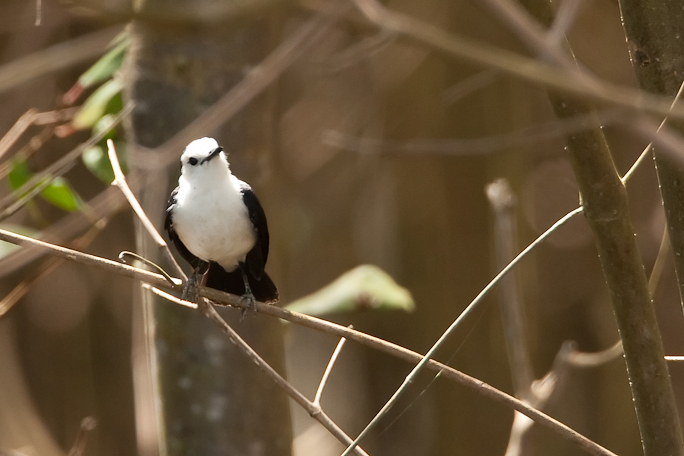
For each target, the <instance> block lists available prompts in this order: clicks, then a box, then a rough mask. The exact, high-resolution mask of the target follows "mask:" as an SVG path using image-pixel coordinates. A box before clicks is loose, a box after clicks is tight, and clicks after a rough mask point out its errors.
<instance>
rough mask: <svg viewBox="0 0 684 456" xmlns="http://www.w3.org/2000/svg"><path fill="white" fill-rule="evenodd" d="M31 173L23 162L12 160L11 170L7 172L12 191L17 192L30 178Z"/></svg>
mask: <svg viewBox="0 0 684 456" xmlns="http://www.w3.org/2000/svg"><path fill="white" fill-rule="evenodd" d="M32 175H33V173H32V172H31V169H30V168H29V166H28V163H26V161H25V160H16V159H13V160H12V169H11V170H10V172H9V176H8V177H9V184H10V187H12V190H18V189H19V188H21V186H22V185H24V184H25V183H26V182H28V180H29V179H30V178H31V176H32Z"/></svg>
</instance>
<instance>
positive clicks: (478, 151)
mask: <svg viewBox="0 0 684 456" xmlns="http://www.w3.org/2000/svg"><path fill="white" fill-rule="evenodd" d="M624 119H625V113H624V112H622V111H619V110H616V109H613V110H606V111H603V112H602V113H601V123H602V124H603V125H610V124H614V123H618V122H624ZM598 126H599V125H598V124H597V122H596V118H595V116H594V115H577V116H573V117H569V118H567V119H559V120H554V121H552V122H545V123H541V124H537V125H532V126H530V127H526V128H523V129H520V130H518V131H515V132H512V133H503V134H500V135H489V136H485V137H482V138H473V139H414V140H410V141H392V140H386V139H382V138H366V137H364V138H360V137H358V136H352V135H348V134H346V133H341V132H338V131H335V130H328V131H325V132H324V133H323V135H322V139H321V140H322V142H323V143H324V144H326V145H328V146H332V147H337V148H340V149H344V150H349V151H353V152H358V153H383V154H392V153H395V154H407V155H416V154H435V155H447V156H469V155H484V154H490V153H494V152H497V151H500V150H502V149H506V148H511V147H521V146H527V145H531V144H536V143H539V142H542V141H549V140H553V139H557V138H559V137H561V136H564V135H568V134H572V133H578V132H581V131H585V130H588V129H591V128H597V127H598Z"/></svg>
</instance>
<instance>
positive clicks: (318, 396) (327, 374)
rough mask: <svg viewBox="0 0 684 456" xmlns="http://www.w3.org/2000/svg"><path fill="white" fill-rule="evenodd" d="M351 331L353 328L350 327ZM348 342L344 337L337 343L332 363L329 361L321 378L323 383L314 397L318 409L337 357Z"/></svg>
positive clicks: (319, 385)
mask: <svg viewBox="0 0 684 456" xmlns="http://www.w3.org/2000/svg"><path fill="white" fill-rule="evenodd" d="M349 328H350V329H351V326H349ZM346 341H347V339H345V338H344V337H343V338H341V339H340V341H339V342H338V343H337V346H336V347H335V351H333V354H332V356H331V357H330V361H328V365H327V366H326V368H325V372H323V377H321V382H320V383H319V384H318V389H317V390H316V396H315V397H314V400H313V403H314V404H315V405H317V406H318V407H320V406H321V396H323V390H324V389H325V385H326V384H327V383H328V378H329V377H330V372H332V368H333V366H334V365H335V361H337V357H338V356H339V355H340V352H341V351H342V347H344V343H345V342H346Z"/></svg>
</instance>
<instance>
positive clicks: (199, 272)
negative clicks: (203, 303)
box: [181, 261, 209, 303]
mask: <svg viewBox="0 0 684 456" xmlns="http://www.w3.org/2000/svg"><path fill="white" fill-rule="evenodd" d="M208 270H209V263H207V262H204V261H203V262H201V263H200V264H198V265H197V267H195V268H194V269H193V270H192V274H190V277H188V281H187V282H185V287H184V288H183V294H181V299H182V300H183V301H190V302H195V303H197V302H199V300H200V294H199V286H200V284H201V283H202V279H203V278H204V274H206V273H207V271H208Z"/></svg>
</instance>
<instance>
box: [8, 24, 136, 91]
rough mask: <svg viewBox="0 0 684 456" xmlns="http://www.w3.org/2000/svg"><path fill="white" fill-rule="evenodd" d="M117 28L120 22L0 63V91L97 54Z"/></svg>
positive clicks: (121, 27)
mask: <svg viewBox="0 0 684 456" xmlns="http://www.w3.org/2000/svg"><path fill="white" fill-rule="evenodd" d="M121 30H123V26H122V25H114V26H111V27H108V28H106V29H102V30H98V31H97V32H93V33H89V34H87V35H83V36H80V37H78V38H74V39H71V40H69V41H65V42H64V43H59V44H55V45H54V46H50V47H49V48H47V49H42V50H40V51H37V52H34V53H33V54H30V55H27V56H25V57H20V58H18V59H16V60H13V61H12V62H9V63H6V64H5V65H3V66H0V93H1V92H4V91H6V90H9V89H11V88H12V87H14V86H17V85H19V84H23V83H25V82H27V81H30V80H32V79H35V78H37V77H39V76H43V75H45V74H50V73H53V72H55V71H57V70H61V69H63V68H67V67H70V66H71V65H74V64H76V63H79V62H82V61H84V60H88V59H92V58H94V57H98V56H99V55H101V54H102V53H103V52H104V50H105V49H106V47H107V45H108V44H109V42H110V41H112V39H114V37H115V36H116V35H118V34H119V33H120V32H121Z"/></svg>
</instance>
